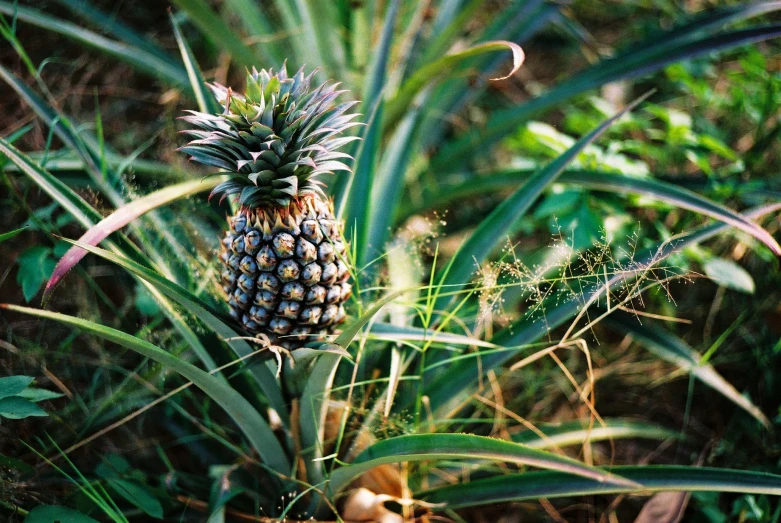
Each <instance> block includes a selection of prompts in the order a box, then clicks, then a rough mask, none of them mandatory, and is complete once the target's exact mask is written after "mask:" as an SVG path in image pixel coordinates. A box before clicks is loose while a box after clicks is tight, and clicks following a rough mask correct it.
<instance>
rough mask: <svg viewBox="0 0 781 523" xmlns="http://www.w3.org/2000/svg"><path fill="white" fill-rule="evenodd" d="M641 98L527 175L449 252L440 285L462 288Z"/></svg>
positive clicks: (453, 289)
mask: <svg viewBox="0 0 781 523" xmlns="http://www.w3.org/2000/svg"><path fill="white" fill-rule="evenodd" d="M646 96H647V95H646ZM644 98H645V97H643V98H641V99H639V100H637V101H635V102H633V103H632V104H630V105H628V106H627V107H626V108H624V109H623V110H622V111H620V112H619V113H618V114H616V115H615V116H613V117H612V118H609V119H608V120H606V121H604V122H603V123H601V124H600V125H599V126H598V127H597V128H596V129H594V130H593V131H591V132H590V133H588V134H587V135H586V136H584V137H583V138H581V139H580V140H578V141H577V142H576V143H575V144H574V145H573V146H572V147H570V148H569V149H568V150H567V151H566V152H565V153H563V154H561V155H559V156H558V157H557V158H556V159H555V160H553V161H552V162H550V163H549V164H548V165H546V166H545V167H544V168H542V169H540V170H539V171H537V172H536V173H534V174H533V175H532V176H530V177H529V178H528V179H527V180H526V181H525V182H524V183H523V185H521V186H520V187H519V188H518V189H517V190H516V191H515V192H514V193H513V194H512V195H510V196H509V197H508V198H507V199H505V200H504V201H503V202H502V203H501V204H500V205H499V206H498V207H497V208H496V209H494V211H493V212H492V213H491V214H489V215H488V216H487V217H486V218H485V219H484V220H483V221H481V222H480V223H479V224H478V226H477V228H476V229H475V230H474V231H473V232H472V234H470V235H469V237H468V238H467V239H466V240H464V243H462V244H461V246H460V247H459V248H458V251H456V253H455V254H454V255H453V258H452V259H451V263H450V265H449V266H448V268H447V272H446V274H445V275H444V278H443V279H442V286H443V287H444V288H446V289H447V290H448V291H450V292H456V291H458V290H460V289H461V288H463V286H464V285H466V283H467V282H469V280H470V278H471V276H472V274H473V273H474V272H475V270H476V269H477V267H478V266H479V265H480V264H481V263H483V261H484V260H485V259H486V258H488V256H489V255H490V254H491V253H492V252H493V251H494V250H495V249H496V248H497V246H498V245H500V244H501V243H502V242H504V241H506V238H507V236H508V235H510V234H512V232H513V227H515V226H517V224H518V223H519V221H520V219H521V218H522V217H523V215H524V214H525V213H526V211H527V210H529V208H530V207H531V206H532V204H533V203H534V202H535V201H536V200H537V198H539V196H540V195H541V194H542V192H543V191H544V190H545V189H546V188H547V187H548V186H549V185H550V184H551V183H553V182H555V181H556V179H557V178H558V176H559V174H561V172H562V171H563V170H564V168H565V167H566V166H567V165H568V164H569V163H570V162H571V161H572V160H574V159H575V158H576V157H577V156H578V154H580V153H581V151H583V149H585V148H586V146H588V145H589V144H590V143H591V142H593V141H594V140H596V139H597V138H598V137H599V136H600V135H601V134H602V133H604V132H605V131H606V130H607V129H608V128H609V127H610V126H611V125H613V124H614V123H615V122H616V120H618V119H619V118H621V117H622V116H623V115H624V114H626V113H627V112H628V111H630V110H631V109H632V108H634V107H635V106H636V105H637V104H638V103H640V102H641V101H642V100H643V99H644ZM451 299H452V297H446V298H440V299H439V300H438V303H437V305H436V307H435V308H436V309H438V310H443V309H444V307H445V303H446V301H449V300H451Z"/></svg>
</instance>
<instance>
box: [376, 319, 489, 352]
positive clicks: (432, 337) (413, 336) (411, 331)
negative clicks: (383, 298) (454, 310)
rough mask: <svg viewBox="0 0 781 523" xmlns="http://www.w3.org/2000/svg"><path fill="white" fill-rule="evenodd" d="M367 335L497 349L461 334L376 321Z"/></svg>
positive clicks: (387, 338) (485, 342) (378, 337)
mask: <svg viewBox="0 0 781 523" xmlns="http://www.w3.org/2000/svg"><path fill="white" fill-rule="evenodd" d="M369 333H370V334H371V335H372V337H374V338H377V339H381V340H387V341H425V342H431V343H438V344H444V345H466V346H475V347H485V348H492V349H496V348H499V347H498V345H495V344H493V343H491V342H489V341H484V340H479V339H477V338H473V337H471V336H465V335H463V334H453V333H450V332H437V331H435V330H433V329H423V328H420V327H412V326H409V325H392V324H390V323H384V322H381V321H377V322H374V323H372V325H371V330H370V331H369Z"/></svg>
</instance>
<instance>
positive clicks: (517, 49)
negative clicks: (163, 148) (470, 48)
mask: <svg viewBox="0 0 781 523" xmlns="http://www.w3.org/2000/svg"><path fill="white" fill-rule="evenodd" d="M489 44H499V45H505V46H507V47H508V48H509V49H510V51H511V52H512V53H513V68H512V69H511V70H510V72H509V73H507V74H506V75H504V76H497V77H496V78H491V80H494V81H496V80H507V79H508V78H510V77H511V76H512V75H514V74H515V73H517V72H518V70H519V69H520V68H521V66H522V65H523V62H524V61H525V60H526V53H524V52H523V48H521V46H520V45H518V44H516V43H515V42H508V41H506V40H498V41H496V42H489Z"/></svg>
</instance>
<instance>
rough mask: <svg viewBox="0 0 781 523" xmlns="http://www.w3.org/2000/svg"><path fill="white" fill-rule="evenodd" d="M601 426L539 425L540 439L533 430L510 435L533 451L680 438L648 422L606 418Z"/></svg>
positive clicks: (579, 424) (674, 433)
mask: <svg viewBox="0 0 781 523" xmlns="http://www.w3.org/2000/svg"><path fill="white" fill-rule="evenodd" d="M603 421H604V425H602V424H601V423H595V424H594V426H593V427H591V429H589V428H588V427H587V426H584V422H583V421H581V420H576V421H571V422H564V423H561V424H559V425H550V424H544V425H538V426H537V429H538V430H539V431H540V432H541V433H542V434H543V435H542V436H541V435H540V434H538V433H537V432H535V431H533V430H524V431H522V432H517V433H515V434H513V435H512V439H513V441H515V442H517V443H523V444H524V445H526V446H528V447H531V448H533V449H548V448H552V447H569V446H572V445H583V444H584V443H586V442H592V443H593V442H597V441H605V440H608V441H609V440H617V439H654V440H665V439H668V438H679V437H680V431H675V430H670V429H667V428H665V427H661V426H659V425H654V424H651V423H646V422H641V421H633V420H626V419H610V418H608V419H605V420H603Z"/></svg>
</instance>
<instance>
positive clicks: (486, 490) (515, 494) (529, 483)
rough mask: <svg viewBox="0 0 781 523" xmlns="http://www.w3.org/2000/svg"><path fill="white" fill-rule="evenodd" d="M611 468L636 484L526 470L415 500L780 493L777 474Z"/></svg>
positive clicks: (461, 502) (474, 502) (458, 503)
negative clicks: (611, 482) (600, 481)
mask: <svg viewBox="0 0 781 523" xmlns="http://www.w3.org/2000/svg"><path fill="white" fill-rule="evenodd" d="M610 471H611V472H613V473H615V474H619V475H620V476H621V477H623V478H626V479H628V480H631V481H634V482H636V483H638V484H639V485H642V486H640V487H626V486H620V485H614V484H609V483H599V482H597V481H594V480H592V479H588V478H583V477H576V476H571V475H567V474H562V473H561V472H553V471H544V472H527V473H523V474H506V475H501V476H495V477H492V478H487V479H477V480H473V481H470V482H466V483H460V484H456V485H451V486H447V487H442V488H438V489H434V490H429V491H427V492H418V493H415V495H414V497H415V499H421V500H423V501H426V502H428V503H443V504H445V506H446V507H447V508H448V509H453V510H456V509H459V508H465V507H475V506H480V505H488V504H495V503H507V502H513V501H523V500H530V499H539V498H561V497H576V496H593V495H599V494H620V493H628V492H637V493H643V494H650V493H652V492H665V491H691V492H737V493H745V494H767V495H771V496H779V495H781V476H779V475H776V474H768V473H765V472H754V471H746V470H730V469H718V468H707V467H687V466H680V465H648V466H641V467H638V466H622V467H613V468H611V469H610Z"/></svg>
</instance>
